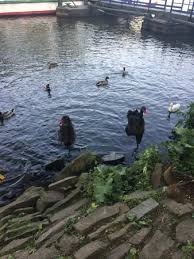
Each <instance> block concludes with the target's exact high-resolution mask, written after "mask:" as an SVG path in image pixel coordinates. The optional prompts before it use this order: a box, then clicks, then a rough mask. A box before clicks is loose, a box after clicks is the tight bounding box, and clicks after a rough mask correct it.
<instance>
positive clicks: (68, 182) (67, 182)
mask: <svg viewBox="0 0 194 259" xmlns="http://www.w3.org/2000/svg"><path fill="white" fill-rule="evenodd" d="M77 181H78V176H69V177H66V178H64V179H62V180H59V181H57V182H54V183H51V184H50V185H49V186H48V188H49V190H58V189H60V188H62V187H69V186H72V185H75V184H76V183H77Z"/></svg>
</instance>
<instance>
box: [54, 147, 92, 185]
mask: <svg viewBox="0 0 194 259" xmlns="http://www.w3.org/2000/svg"><path fill="white" fill-rule="evenodd" d="M96 160H97V156H96V155H95V154H93V153H89V152H87V153H82V154H81V155H80V156H78V157H77V158H76V159H74V160H73V161H71V162H70V163H69V164H68V165H67V166H66V167H65V168H64V169H63V170H62V171H61V172H59V174H58V175H57V176H56V180H57V181H58V180H61V179H63V178H65V177H68V176H72V175H77V176H79V175H80V174H81V173H83V172H88V171H89V170H90V169H91V168H92V167H94V165H95V163H96Z"/></svg>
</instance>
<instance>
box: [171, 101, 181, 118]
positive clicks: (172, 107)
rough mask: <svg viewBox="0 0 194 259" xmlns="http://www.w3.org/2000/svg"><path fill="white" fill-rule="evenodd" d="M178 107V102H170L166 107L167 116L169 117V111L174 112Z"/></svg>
mask: <svg viewBox="0 0 194 259" xmlns="http://www.w3.org/2000/svg"><path fill="white" fill-rule="evenodd" d="M180 107H181V105H180V103H175V104H174V103H173V102H172V103H170V105H169V107H168V117H169V118H170V114H171V113H175V112H177V111H179V110H180Z"/></svg>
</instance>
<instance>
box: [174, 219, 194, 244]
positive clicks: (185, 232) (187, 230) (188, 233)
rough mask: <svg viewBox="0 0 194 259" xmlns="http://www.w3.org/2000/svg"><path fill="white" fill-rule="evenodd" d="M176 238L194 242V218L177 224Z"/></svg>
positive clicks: (181, 240) (183, 241)
mask: <svg viewBox="0 0 194 259" xmlns="http://www.w3.org/2000/svg"><path fill="white" fill-rule="evenodd" d="M176 239H177V240H178V241H179V242H180V243H186V242H187V241H188V240H189V241H191V242H194V219H186V220H184V221H182V222H181V223H179V224H178V225H177V227H176Z"/></svg>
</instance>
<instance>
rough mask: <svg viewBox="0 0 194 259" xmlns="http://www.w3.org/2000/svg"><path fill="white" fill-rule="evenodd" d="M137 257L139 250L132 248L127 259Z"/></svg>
mask: <svg viewBox="0 0 194 259" xmlns="http://www.w3.org/2000/svg"><path fill="white" fill-rule="evenodd" d="M137 255H138V250H137V249H136V248H135V247H131V248H130V249H129V252H128V255H127V256H126V257H125V259H136V258H137Z"/></svg>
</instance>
